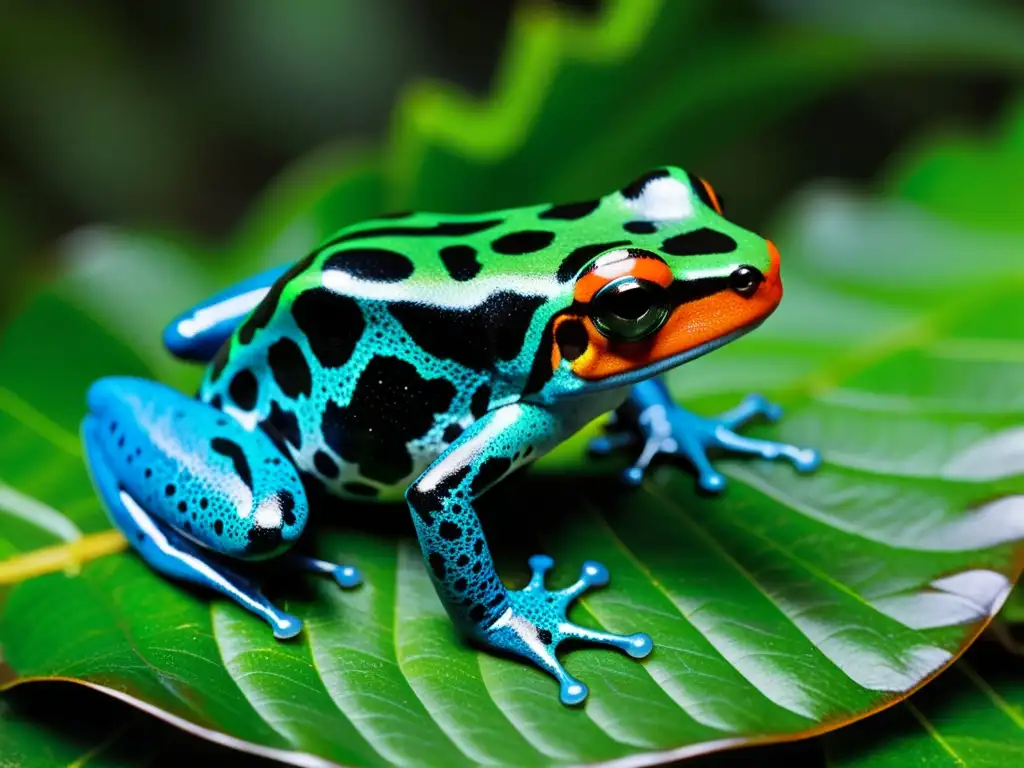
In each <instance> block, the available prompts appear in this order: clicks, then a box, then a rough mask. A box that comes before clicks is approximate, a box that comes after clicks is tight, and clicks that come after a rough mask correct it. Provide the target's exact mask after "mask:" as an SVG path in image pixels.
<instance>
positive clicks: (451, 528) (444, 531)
mask: <svg viewBox="0 0 1024 768" xmlns="http://www.w3.org/2000/svg"><path fill="white" fill-rule="evenodd" d="M437 532H438V533H439V534H440V535H441V538H442V539H446V540H448V541H455V540H456V539H460V538H462V529H461V528H459V526H457V525H456V524H455V523H450V522H448V521H447V520H445V521H444V522H443V523H441V525H440V526H439V527H438V529H437Z"/></svg>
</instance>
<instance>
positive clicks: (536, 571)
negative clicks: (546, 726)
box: [485, 555, 654, 705]
mask: <svg viewBox="0 0 1024 768" xmlns="http://www.w3.org/2000/svg"><path fill="white" fill-rule="evenodd" d="M553 566H554V561H553V560H552V559H551V558H550V557H548V556H547V555H535V556H534V557H531V558H530V568H531V570H532V571H533V574H532V576H531V578H530V582H529V584H527V585H526V586H525V587H524V588H523V589H521V590H518V591H515V592H510V593H509V602H510V604H511V605H510V607H509V609H508V610H507V611H506V612H505V614H504V615H502V616H501V618H499V619H498V620H497V621H496V622H495V623H494V624H493V625H491V627H490V628H489V629H488V630H487V631H486V633H485V634H486V637H485V640H486V642H487V643H488V644H489V645H491V646H493V647H495V648H499V649H502V650H505V651H510V652H512V653H515V654H517V655H519V656H524V657H526V658H528V659H530V660H531V661H533V662H534V663H536V664H537V665H539V666H540V667H541V668H542V669H544V670H546V671H547V672H548V673H550V674H551V675H552V676H553V677H554V678H555V679H556V680H558V682H559V688H560V695H559V697H560V699H561V701H562V703H563V704H567V705H573V704H579V703H580V702H582V701H583V700H584V699H585V698H586V697H587V686H586V685H584V684H583V683H581V682H580V681H579V680H576V679H575V678H573V677H572V676H571V675H570V674H569V673H568V672H566V670H565V667H563V666H562V664H561V662H559V661H558V659H557V658H556V656H555V653H556V651H557V649H558V646H559V644H560V643H561V642H562V641H563V640H575V641H580V642H583V643H588V644H593V645H606V646H611V647H613V648H618V649H619V650H621V651H625V652H626V653H627V654H629V655H630V656H632V657H633V658H635V659H642V658H644V657H645V656H647V655H648V654H650V652H651V651H652V650H653V649H654V641H653V640H651V637H650V636H649V635H647V634H645V633H643V632H638V633H636V634H632V635H619V634H615V633H612V632H603V631H601V630H596V629H588V628H587V627H581V626H579V625H578V624H573V623H572V622H570V621H569V620H568V618H567V615H566V614H567V611H568V609H569V606H570V605H571V603H572V601H573V600H575V599H576V598H577V597H579V596H580V595H582V594H583V593H584V592H586V591H588V590H590V589H593V588H595V587H603V586H604V585H606V584H607V583H608V580H609V576H608V569H607V568H605V567H604V566H603V565H601V564H600V563H597V562H594V561H587V562H585V563H584V564H583V568H582V569H581V571H580V575H579V578H578V579H577V580H576V581H575V582H574V583H572V584H570V585H569V586H568V587H565V588H564V589H559V590H549V589H548V588H547V587H546V586H545V584H544V580H545V579H544V577H545V574H546V573H547V571H549V570H551V568H552V567H553Z"/></svg>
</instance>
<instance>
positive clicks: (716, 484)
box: [697, 469, 727, 493]
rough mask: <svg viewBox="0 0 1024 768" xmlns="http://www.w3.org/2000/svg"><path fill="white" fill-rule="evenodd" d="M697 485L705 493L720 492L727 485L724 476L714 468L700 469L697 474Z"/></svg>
mask: <svg viewBox="0 0 1024 768" xmlns="http://www.w3.org/2000/svg"><path fill="white" fill-rule="evenodd" d="M697 485H698V486H700V489H701V490H702V491H705V492H707V493H721V492H722V491H724V490H725V486H726V485H727V483H726V480H725V476H724V475H723V474H722V473H721V472H717V471H715V470H714V469H702V470H701V471H700V473H699V474H698V475H697Z"/></svg>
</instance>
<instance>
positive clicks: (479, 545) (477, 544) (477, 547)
mask: <svg viewBox="0 0 1024 768" xmlns="http://www.w3.org/2000/svg"><path fill="white" fill-rule="evenodd" d="M483 551H484V540H483V539H477V540H476V541H474V542H473V552H474V553H476V554H477V555H479V554H480V553H481V552H483Z"/></svg>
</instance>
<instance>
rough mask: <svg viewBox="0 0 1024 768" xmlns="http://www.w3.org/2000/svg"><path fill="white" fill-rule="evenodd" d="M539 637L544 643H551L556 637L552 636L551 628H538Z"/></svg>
mask: <svg viewBox="0 0 1024 768" xmlns="http://www.w3.org/2000/svg"><path fill="white" fill-rule="evenodd" d="M537 639H538V640H540V641H541V642H542V643H544V645H551V641H552V640H553V639H554V638H552V637H551V630H550V629H538V630H537Z"/></svg>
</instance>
